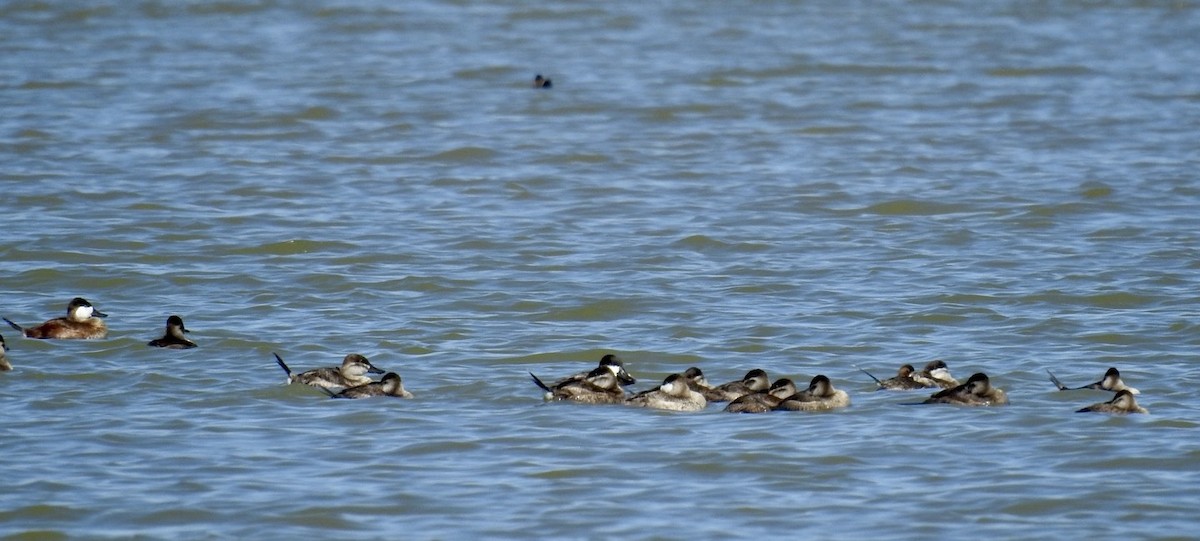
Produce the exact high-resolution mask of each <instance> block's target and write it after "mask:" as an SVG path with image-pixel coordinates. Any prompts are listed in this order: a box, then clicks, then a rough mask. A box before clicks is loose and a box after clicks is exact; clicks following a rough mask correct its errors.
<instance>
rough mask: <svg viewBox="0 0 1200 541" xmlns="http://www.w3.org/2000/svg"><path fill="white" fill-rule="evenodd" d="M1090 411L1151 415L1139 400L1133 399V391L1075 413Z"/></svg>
mask: <svg viewBox="0 0 1200 541" xmlns="http://www.w3.org/2000/svg"><path fill="white" fill-rule="evenodd" d="M1089 411H1091V412H1096V413H1113V414H1118V415H1123V414H1126V413H1150V412H1149V411H1147V410H1146V408H1143V407H1141V406H1139V405H1138V403H1137V400H1134V398H1133V391H1130V390H1129V389H1122V390H1120V391H1117V394H1116V396H1113V398H1112V400H1109V401H1108V402H1100V403H1099V404H1092V405H1090V406H1088V407H1086V408H1083V409H1081V410H1079V411H1077V412H1075V413H1084V412H1089Z"/></svg>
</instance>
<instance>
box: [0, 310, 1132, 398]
mask: <svg viewBox="0 0 1200 541" xmlns="http://www.w3.org/2000/svg"><path fill="white" fill-rule="evenodd" d="M107 316H108V314H105V313H103V312H101V311H99V310H97V309H96V308H95V307H94V306H92V304H91V303H89V302H88V301H87V300H86V299H83V298H81V297H76V298H75V299H73V300H71V302H70V303H69V304H68V305H67V315H66V317H60V318H54V319H51V320H48V321H46V322H45V323H42V324H41V325H38V326H36V327H29V328H26V327H22V326H20V325H18V324H16V323H14V322H12V321H11V320H9V319H8V318H2V319H4V321H5V322H7V323H8V324H9V326H11V327H12V328H14V329H16V330H17V331H19V332H20V333H21V334H22V335H23V336H25V337H27V338H38V339H67V340H72V339H74V340H90V339H101V338H105V337H107V336H108V327H107V326H106V325H105V323H104V320H103V318H105V317H107ZM187 332H188V330H187V328H186V327H184V325H183V318H181V317H179V316H176V315H172V316H170V317H168V318H167V323H166V329H165V330H164V332H163V336H162V337H161V338H156V339H154V340H151V341H150V342H149V343H148V344H147V345H149V346H152V347H160V348H169V349H190V348H194V347H197V345H196V343H195V342H193V341H191V340H189V339H188V338H187V337H186V336H184V333H187ZM7 350H8V347H7V345H6V344H5V342H4V337H3V336H0V371H4V370H12V364H11V363H10V362H9V361H8V358H7ZM274 356H275V362H276V363H278V364H279V367H280V368H282V369H283V371H284V372H285V373H286V374H287V381H288V383H289V384H291V383H300V384H304V385H309V386H312V387H316V388H318V389H321V390H322V391H324V392H325V393H327V394H328V395H329V396H331V397H333V398H368V397H375V396H389V397H397V398H413V394H412V393H411V392H409V391H407V390H406V389H405V388H404V382H403V380H401V378H400V375H399V374H397V373H395V372H386V373H385V372H384V371H383V370H380V369H379V368H376V367H375V366H374V365H372V364H371V361H370V360H368V359H367V358H366V357H364V356H362V355H359V354H356V353H351V354H349V355H346V357H345V358H344V359H342V364H341V365H340V366H332V367H324V368H317V369H314V370H308V371H305V372H300V373H296V372H293V371H292V369H291V368H289V367H288V365H287V363H285V362H284V360H283V358H282V357H280V356H279V354H278V353H275V354H274ZM860 370H861V369H860ZM863 372H864V373H866V374H867V376H870V378H871V379H873V380H874V381H875V383H876V385H877V389H876V390H889V391H907V390H919V389H938V391H937V392H934V393H933V394H932V395H930V396H929V398H926V399H925V400H924V401H923V402H922V403H923V404H957V405H960V406H1003V405H1006V404H1008V395H1007V394H1006V393H1005V392H1004V391H1003V390H1001V389H998V388H996V387H993V386H992V384H991V381H990V380H989V379H988V376H987V374H985V373H983V372H978V373H975V374H973V375H972V376H971V377H970V378H968V379H967V381H966V382H965V383H959V382H958V380H956V379H954V377H952V376H951V375H950V368H949V367H948V366H947V365H946V363H945V362H944V361H941V360H934V361H930V362H929V363H928V364H926V365H925V367H924V368H922V369H921V370H920V371H917V369H916V368H915V367H914V366H913V365H911V364H905V365H903V366H901V367H900V369H899V371H898V372H897V374H896V376H895V377H891V378H888V379H883V380H881V379H879V378H876V377H875V376H873V375H871V373H870V372H867V371H866V370H863ZM1047 373H1049V374H1050V381H1051V382H1052V383H1053V384H1054V386H1055V387H1057V388H1058V389H1059V390H1062V391H1066V390H1074V389H1096V390H1103V391H1111V392H1114V393H1115V395H1114V396H1113V398H1112V399H1111V400H1108V401H1106V402H1100V403H1096V404H1092V405H1090V406H1088V407H1085V408H1083V409H1080V410H1078V411H1079V412H1098V413H1112V414H1126V413H1148V412H1147V411H1146V408H1143V407H1141V406H1140V405H1138V403H1137V401H1136V400H1135V399H1134V395H1136V394H1139V392H1138V390H1137V389H1134V388H1132V387H1130V386H1128V385H1126V384H1125V382H1124V381H1122V380H1121V373H1120V372H1119V371H1118V370H1117V369H1116V368H1109V369H1108V371H1107V372H1106V373H1105V374H1104V378H1102V379H1101V380H1100V381H1097V382H1095V383H1092V384H1089V385H1084V386H1082V387H1075V388H1070V387H1067V386H1066V385H1063V383H1062V382H1061V381H1059V380H1058V378H1057V377H1055V376H1054V374H1053V373H1051V372H1050V371H1049V370H1047ZM370 374H382V375H383V377H382V378H380V379H379V381H375V380H373V379H372V378H371V376H370ZM529 375H530V377H531V378H532V379H533V383H534V384H535V385H537V386H538V387H539V388H540V389H541V390H542V391H543V392H544V393H545V395H544V398H545V400H547V401H556V400H562V401H571V402H579V403H585V404H625V405H629V406H635V407H644V408H654V409H661V410H671V411H700V410H703V409H705V408H707V407H708V404H709V403H714V402H717V403H720V402H728V405H726V406H725V411H727V412H731V413H764V412H768V411H781V410H782V411H829V410H834V409H839V408H845V407H847V406H849V405H850V395H849V394H847V393H846V391H843V390H840V389H836V388H834V386H833V383H832V382H831V381H830V380H829V378H828V377H826V376H825V375H823V374H819V375H817V376H815V377H813V378H812V380H811V381H810V382H809V384H808V387H806V388H804V389H800V388H798V387H797V386H796V383H795V382H794V381H792V380H791V379H789V378H780V379H777V380H775V381H774V382H772V381H771V380H770V378H769V377H768V376H767V373H766V371H764V370H762V369H757V368H756V369H754V370H751V371H749V372H747V373H746V375H745V377H743V378H742V379H740V380H736V381H731V382H728V383H724V384H721V385H716V386H713V385H710V384H709V383H708V381H707V380H706V379H705V377H704V373H703V372H702V371H701V370H700V369H699V368H697V367H691V368H688V369H687V370H686V371H684V372H682V373H676V374H671V375H669V376H667V377H666V379H664V380H663V382H662V384H660V385H658V386H656V387H653V388H651V389H647V390H644V391H641V392H638V393H634V394H632V395H631V394H629V393H628V392H627V391H626V390H625V388H624V386H625V385H633V384H634V383H636V382H637V380H636V379H634V377H633V376H631V375H630V374H629V372H628V371H626V370H625V363H624V362H622V361H621V359H620V358H619V357H617V356H616V355H613V354H611V353H610V354H607V355H604V356H603V357H602V358H601V359H600V363H599V364H598V365H597V366H596V368H594V369H592V370H590V371H585V372H580V373H578V374H573V375H570V376H567V377H565V378H562V379H559V380H557V381H555V382H554V383H553V384H547V383H545V382H544V381H542V379H541V378H538V377H537V376H536V375H534V374H533V373H530V374H529Z"/></svg>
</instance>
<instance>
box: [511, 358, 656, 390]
mask: <svg viewBox="0 0 1200 541" xmlns="http://www.w3.org/2000/svg"><path fill="white" fill-rule="evenodd" d="M596 368H603V369H605V370H608V371H610V372H612V374H613V375H614V376H616V377H617V381H618V382H620V384H621V385H633V384H634V383H637V380H636V379H634V378H633V376H631V375H629V372H626V371H625V362H624V361H622V360H621V358H620V357H617V356H616V355H613V354H612V353H608V354H606V355H604V356H603V357H601V358H600V363H599V364H598V365H596ZM591 373H592V370H588V371H585V372H580V373H578V374H572V375H570V376H567V377H565V378H562V379H560V380H558V381H556V382H554V385H551V387H558V386H560V385H564V384H566V383H570V382H572V381H582V380H584V379H587V377H588V376H589V375H590V374H591ZM530 375H532V374H530Z"/></svg>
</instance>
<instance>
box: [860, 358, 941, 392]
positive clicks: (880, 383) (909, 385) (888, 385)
mask: <svg viewBox="0 0 1200 541" xmlns="http://www.w3.org/2000/svg"><path fill="white" fill-rule="evenodd" d="M859 370H862V371H863V373H864V374H866V375H868V376H870V377H871V379H873V380H875V384H876V385H877V387H876V389H875V390H876V391H883V390H888V391H908V390H912V389H925V388H927V386H926V385H925V384H924V383H921V382H919V381H917V380H915V379H913V374H915V373H916V372H917V369H916V368H913V365H911V364H903V365H900V370H898V371H897V372H896V376H895V377H891V378H888V379H885V380H880V379H879V378H877V377H875V376H872V375H871V373H870V372H867V371H866V370H863V369H862V368H859Z"/></svg>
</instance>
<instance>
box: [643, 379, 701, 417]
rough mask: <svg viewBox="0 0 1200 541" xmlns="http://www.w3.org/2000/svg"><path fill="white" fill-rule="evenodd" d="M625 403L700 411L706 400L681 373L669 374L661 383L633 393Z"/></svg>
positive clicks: (671, 409)
mask: <svg viewBox="0 0 1200 541" xmlns="http://www.w3.org/2000/svg"><path fill="white" fill-rule="evenodd" d="M626 404H629V405H630V406H637V407H642V408H653V409H660V410H669V411H700V410H702V409H704V408H705V407H706V406H708V401H707V400H705V399H704V395H702V394H700V393H698V392H696V391H695V390H693V389H692V387H691V384H690V383H689V382H688V380H687V378H685V377H684V376H683V374H671V375H669V376H667V377H666V379H664V380H663V382H662V385H659V386H658V387H657V388H655V389H651V390H649V391H644V392H641V393H638V394H636V395H633V396H632V397H631V398H629V400H627V401H626Z"/></svg>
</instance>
